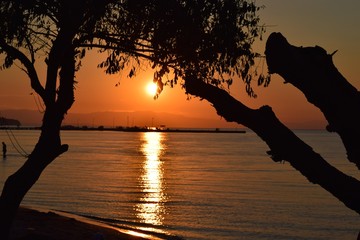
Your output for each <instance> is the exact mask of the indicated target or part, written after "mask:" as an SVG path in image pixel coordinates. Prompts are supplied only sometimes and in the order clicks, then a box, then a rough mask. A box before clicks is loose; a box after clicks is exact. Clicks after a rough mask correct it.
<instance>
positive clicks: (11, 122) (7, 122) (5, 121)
mask: <svg viewBox="0 0 360 240" xmlns="http://www.w3.org/2000/svg"><path fill="white" fill-rule="evenodd" d="M0 126H21V123H20V121H19V120H16V119H9V118H4V117H0Z"/></svg>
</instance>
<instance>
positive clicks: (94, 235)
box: [10, 207, 151, 240]
mask: <svg viewBox="0 0 360 240" xmlns="http://www.w3.org/2000/svg"><path fill="white" fill-rule="evenodd" d="M79 219H80V220H79ZM79 219H78V218H76V219H75V218H72V217H70V216H66V214H65V215H63V214H58V213H56V212H54V211H38V210H34V209H30V208H24V207H21V208H20V209H19V212H18V214H17V216H16V219H15V222H14V226H13V229H12V231H11V237H10V239H12V240H15V239H17V240H20V239H22V240H25V239H26V240H30V239H31V240H82V239H84V240H85V239H86V240H119V239H133V240H135V239H151V237H147V236H145V235H143V236H142V237H139V236H135V235H132V234H136V233H135V232H132V231H127V230H125V229H124V230H121V229H116V228H113V227H111V226H109V225H105V224H102V223H97V222H95V221H91V220H88V221H87V220H84V221H83V220H82V219H81V218H79Z"/></svg>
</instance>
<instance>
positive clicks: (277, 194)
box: [0, 130, 360, 240]
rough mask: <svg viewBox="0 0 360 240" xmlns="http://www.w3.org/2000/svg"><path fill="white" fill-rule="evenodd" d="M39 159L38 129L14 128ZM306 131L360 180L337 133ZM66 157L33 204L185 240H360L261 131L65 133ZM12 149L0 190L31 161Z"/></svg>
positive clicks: (353, 222) (0, 171)
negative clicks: (271, 151)
mask: <svg viewBox="0 0 360 240" xmlns="http://www.w3.org/2000/svg"><path fill="white" fill-rule="evenodd" d="M13 133H14V135H15V136H16V138H17V140H18V142H19V143H20V145H21V146H22V147H23V148H24V149H25V151H27V152H30V151H31V150H32V148H33V146H34V144H35V143H36V141H37V138H38V135H39V132H38V131H20V130H18V131H13ZM297 134H298V135H299V136H300V137H301V138H303V139H304V140H305V141H306V142H308V143H309V144H311V145H312V146H313V147H314V149H315V150H316V151H318V152H320V153H321V154H322V155H323V156H324V157H325V158H326V159H327V160H328V161H329V162H330V163H331V164H333V165H335V166H337V167H338V168H340V169H342V170H343V171H345V172H347V173H348V174H351V175H353V176H355V177H357V178H360V175H359V172H358V171H357V170H356V169H355V168H354V167H353V165H352V164H349V163H348V162H347V161H346V160H345V151H344V149H343V147H342V145H341V142H340V140H339V138H338V137H337V136H336V135H335V134H330V133H327V132H323V131H298V132H297ZM62 138H63V142H64V143H68V144H69V145H70V150H69V151H68V152H67V153H65V154H64V155H62V156H61V157H60V158H58V159H56V160H55V161H54V162H53V163H52V164H51V165H50V166H49V167H48V168H47V169H46V170H45V172H44V173H43V175H42V176H41V178H40V180H39V182H38V183H37V184H36V186H34V187H33V189H32V190H31V192H29V194H28V195H27V196H26V198H25V200H24V202H23V203H24V204H25V205H29V206H35V207H42V208H48V209H55V210H62V211H66V212H71V213H74V214H79V215H85V216H91V217H97V218H101V219H104V220H106V221H108V222H111V223H114V224H118V225H119V226H122V227H131V228H135V229H142V230H147V231H150V232H153V233H154V232H159V233H165V234H172V235H176V236H179V237H183V238H185V239H257V240H258V239H356V236H357V234H358V232H359V230H360V221H359V220H360V218H359V216H358V215H357V214H356V213H355V212H353V211H351V210H349V209H347V208H346V207H345V206H344V205H343V204H342V203H341V202H339V201H338V200H337V199H335V198H334V197H332V196H331V195H330V194H329V193H327V192H326V191H325V190H323V189H322V188H320V187H319V186H317V185H313V184H310V183H309V182H308V181H307V180H306V179H305V178H304V177H303V176H302V175H301V174H299V173H298V172H296V171H295V170H293V169H292V167H291V166H289V164H286V163H285V164H279V163H275V162H273V161H272V160H271V159H270V158H269V157H268V156H267V155H266V151H267V150H268V148H267V146H266V145H265V144H264V143H263V142H262V141H261V140H260V139H259V138H258V137H257V136H256V135H255V134H254V133H252V132H247V133H245V134H222V133H201V134H194V133H156V132H148V133H131V132H111V131H103V132H101V131H94V132H91V131H64V132H62ZM0 141H6V142H8V152H9V156H8V158H7V159H6V160H4V161H1V162H0V184H1V186H2V185H3V182H4V180H5V179H6V178H7V176H8V175H9V174H11V173H13V172H14V171H15V170H16V169H17V168H18V167H19V166H21V164H22V163H23V162H24V160H25V159H24V158H23V157H21V156H20V155H19V154H18V153H17V152H16V151H15V149H14V148H13V147H12V146H11V144H10V142H9V140H8V137H7V135H6V133H5V132H4V130H0Z"/></svg>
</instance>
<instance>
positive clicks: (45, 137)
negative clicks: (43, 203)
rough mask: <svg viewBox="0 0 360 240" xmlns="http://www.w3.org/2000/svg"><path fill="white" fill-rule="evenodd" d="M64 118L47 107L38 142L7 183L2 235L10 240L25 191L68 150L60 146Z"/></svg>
mask: <svg viewBox="0 0 360 240" xmlns="http://www.w3.org/2000/svg"><path fill="white" fill-rule="evenodd" d="M62 119H63V116H62V115H59V114H58V113H57V112H56V111H54V110H51V109H49V110H46V112H45V114H44V119H43V122H44V124H43V126H42V131H41V135H40V138H39V141H38V143H37V144H36V146H35V149H34V150H33V152H32V153H31V154H30V155H29V157H28V159H27V161H26V162H25V163H24V165H23V166H22V167H21V168H20V169H19V170H18V171H16V172H15V173H14V174H13V175H11V176H10V177H9V178H8V179H7V180H6V182H5V185H4V188H3V191H2V194H1V197H0V213H1V214H0V234H1V239H8V237H9V233H10V229H11V225H12V222H13V220H14V218H15V215H16V212H17V209H18V208H19V205H20V203H21V201H22V200H23V198H24V196H25V194H26V193H27V192H28V191H29V190H30V188H31V187H32V186H33V185H34V184H35V182H36V181H37V180H38V179H39V177H40V175H41V173H42V171H43V170H44V169H45V168H46V166H47V165H49V164H50V163H51V162H52V161H53V160H54V159H55V158H57V157H58V156H59V155H60V154H62V153H64V152H65V151H67V149H68V146H67V145H61V142H60V126H61V121H62Z"/></svg>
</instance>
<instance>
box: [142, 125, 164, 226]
mask: <svg viewBox="0 0 360 240" xmlns="http://www.w3.org/2000/svg"><path fill="white" fill-rule="evenodd" d="M142 140H143V144H142V146H141V152H142V153H143V154H144V156H145V157H146V158H145V161H144V163H143V171H142V174H141V177H140V186H141V188H142V192H143V195H142V198H141V199H140V201H139V203H138V204H137V205H136V207H135V209H136V211H137V217H138V218H139V219H140V220H141V222H143V223H148V224H153V225H161V224H162V222H163V219H164V215H165V207H164V203H165V201H166V195H165V191H164V187H165V186H164V182H163V166H162V165H163V163H162V161H161V156H162V155H163V154H164V151H165V144H164V143H163V142H164V134H163V133H160V132H145V133H143V135H142Z"/></svg>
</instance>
